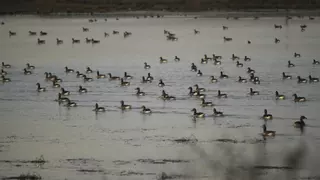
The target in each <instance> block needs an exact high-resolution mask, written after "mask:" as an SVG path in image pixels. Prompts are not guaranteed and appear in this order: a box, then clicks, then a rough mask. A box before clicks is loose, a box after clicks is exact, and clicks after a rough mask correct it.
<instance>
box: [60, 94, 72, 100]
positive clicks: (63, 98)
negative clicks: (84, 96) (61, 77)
mask: <svg viewBox="0 0 320 180" xmlns="http://www.w3.org/2000/svg"><path fill="white" fill-rule="evenodd" d="M69 100H70V99H69V98H66V97H62V94H61V93H59V94H58V102H67V101H69Z"/></svg>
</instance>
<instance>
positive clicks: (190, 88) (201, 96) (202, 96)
mask: <svg viewBox="0 0 320 180" xmlns="http://www.w3.org/2000/svg"><path fill="white" fill-rule="evenodd" d="M188 89H189V95H190V96H196V97H198V98H200V99H204V98H205V97H206V95H205V94H201V93H200V92H199V91H193V89H192V87H189V88H188Z"/></svg>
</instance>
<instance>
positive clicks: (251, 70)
mask: <svg viewBox="0 0 320 180" xmlns="http://www.w3.org/2000/svg"><path fill="white" fill-rule="evenodd" d="M247 73H248V74H252V73H256V71H255V70H253V69H251V68H250V67H248V68H247Z"/></svg>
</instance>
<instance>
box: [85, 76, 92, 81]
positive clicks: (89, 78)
mask: <svg viewBox="0 0 320 180" xmlns="http://www.w3.org/2000/svg"><path fill="white" fill-rule="evenodd" d="M83 81H84V82H91V81H93V79H92V78H91V77H87V76H86V75H84V76H83Z"/></svg>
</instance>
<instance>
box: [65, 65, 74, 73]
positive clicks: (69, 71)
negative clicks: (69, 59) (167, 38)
mask: <svg viewBox="0 0 320 180" xmlns="http://www.w3.org/2000/svg"><path fill="white" fill-rule="evenodd" d="M64 68H65V72H66V73H73V72H74V70H73V69H70V68H68V67H67V66H66V67H64Z"/></svg>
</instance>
